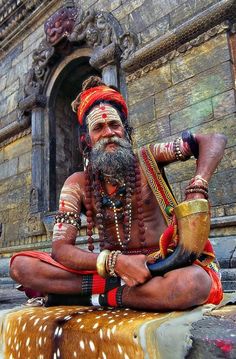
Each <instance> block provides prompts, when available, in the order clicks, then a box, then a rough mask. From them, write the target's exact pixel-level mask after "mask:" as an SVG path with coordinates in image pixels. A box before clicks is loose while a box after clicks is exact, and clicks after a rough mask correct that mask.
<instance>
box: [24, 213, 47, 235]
mask: <svg viewBox="0 0 236 359" xmlns="http://www.w3.org/2000/svg"><path fill="white" fill-rule="evenodd" d="M27 229H28V236H29V237H30V236H40V235H43V234H46V229H45V226H44V223H43V221H42V214H41V213H34V214H31V215H29V217H28V220H27Z"/></svg>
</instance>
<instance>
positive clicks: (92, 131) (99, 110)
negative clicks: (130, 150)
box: [87, 104, 124, 149]
mask: <svg viewBox="0 0 236 359" xmlns="http://www.w3.org/2000/svg"><path fill="white" fill-rule="evenodd" d="M87 124H88V130H89V136H90V139H91V143H92V145H94V144H95V143H97V142H98V141H99V140H101V139H102V138H112V137H113V136H117V137H119V138H124V126H123V124H122V121H121V118H120V116H119V114H118V112H117V111H116V109H115V108H114V107H112V106H111V105H108V104H100V105H98V106H96V107H94V108H93V110H92V111H91V112H90V113H89V114H88V116H87ZM116 146H117V145H116V144H114V143H110V144H109V143H108V145H107V149H109V148H110V149H112V148H115V147H116Z"/></svg>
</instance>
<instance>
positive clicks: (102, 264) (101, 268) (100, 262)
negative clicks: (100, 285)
mask: <svg viewBox="0 0 236 359" xmlns="http://www.w3.org/2000/svg"><path fill="white" fill-rule="evenodd" d="M110 253H111V252H110V251H109V250H108V249H105V250H104V251H102V252H101V253H99V255H98V257H97V263H96V268H97V272H98V274H99V275H100V276H101V277H103V278H106V277H108V273H107V271H106V260H107V257H108V256H109V254H110Z"/></svg>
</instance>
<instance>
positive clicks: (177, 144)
mask: <svg viewBox="0 0 236 359" xmlns="http://www.w3.org/2000/svg"><path fill="white" fill-rule="evenodd" d="M180 142H181V138H180V137H178V138H176V139H175V140H174V142H173V150H174V152H175V158H176V159H177V160H178V161H186V160H188V159H189V157H186V156H184V154H183V153H182V152H181V149H180Z"/></svg>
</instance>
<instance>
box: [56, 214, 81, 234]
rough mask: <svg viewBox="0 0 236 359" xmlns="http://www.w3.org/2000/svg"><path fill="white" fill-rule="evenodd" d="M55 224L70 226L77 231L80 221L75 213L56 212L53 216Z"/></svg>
mask: <svg viewBox="0 0 236 359" xmlns="http://www.w3.org/2000/svg"><path fill="white" fill-rule="evenodd" d="M56 223H66V224H71V225H72V226H74V227H76V228H77V229H78V230H80V228H81V219H80V217H79V215H78V214H77V213H74V212H58V213H57V214H56V216H55V224H56Z"/></svg>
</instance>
